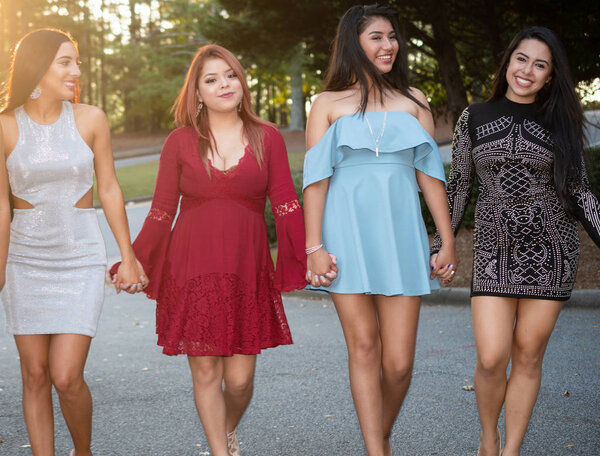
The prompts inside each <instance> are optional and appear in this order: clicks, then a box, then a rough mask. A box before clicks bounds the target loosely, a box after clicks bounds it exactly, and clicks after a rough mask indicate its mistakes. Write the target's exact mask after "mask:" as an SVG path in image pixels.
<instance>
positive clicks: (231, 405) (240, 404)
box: [223, 355, 256, 432]
mask: <svg viewBox="0 0 600 456" xmlns="http://www.w3.org/2000/svg"><path fill="white" fill-rule="evenodd" d="M255 366H256V355H233V356H228V357H225V358H223V367H224V379H225V391H224V397H225V408H226V410H227V432H232V431H233V430H234V429H235V428H236V427H237V425H238V423H239V422H240V420H241V419H242V415H243V414H244V412H245V411H246V409H247V408H248V404H250V400H251V399H252V392H253V387H254V369H255Z"/></svg>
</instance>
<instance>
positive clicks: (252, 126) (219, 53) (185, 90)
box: [172, 44, 275, 174]
mask: <svg viewBox="0 0 600 456" xmlns="http://www.w3.org/2000/svg"><path fill="white" fill-rule="evenodd" d="M209 59H221V60H224V61H225V62H227V65H229V66H230V68H231V69H232V70H233V72H234V73H235V74H236V75H237V77H238V79H239V81H240V83H241V86H242V92H243V95H242V103H241V105H240V108H239V113H238V114H239V116H240V118H241V119H242V122H243V123H244V136H245V137H246V139H247V140H248V143H249V144H250V149H251V150H252V153H253V154H254V156H255V157H256V161H258V164H259V165H261V164H262V162H263V152H264V145H263V136H264V135H263V133H264V132H263V129H262V126H263V125H268V126H271V127H275V125H273V124H272V123H270V122H267V121H266V120H263V119H261V118H260V117H258V116H257V115H256V114H254V112H253V111H252V97H251V95H250V89H249V88H248V83H247V82H246V74H245V73H244V69H243V67H242V64H241V63H240V61H239V60H238V59H237V58H236V57H235V56H234V55H233V54H232V53H231V52H230V51H229V50H227V49H225V48H224V47H222V46H219V45H217V44H206V45H204V46H202V47H201V48H200V49H198V52H196V55H195V56H194V59H193V60H192V64H191V65H190V68H189V69H188V72H187V75H186V77H185V82H184V83H183V87H182V88H181V90H180V91H179V95H177V98H176V100H175V103H174V104H173V107H172V111H173V112H174V114H175V125H177V126H178V127H182V126H188V127H193V128H194V130H196V133H197V134H198V153H199V155H200V158H201V159H202V161H203V162H204V165H205V167H206V170H207V172H208V173H209V174H210V169H209V167H208V161H207V156H208V150H209V149H210V148H211V147H215V146H216V143H215V138H214V136H213V134H212V131H211V130H210V126H209V123H208V114H207V110H206V109H201V110H200V113H199V115H196V109H197V108H198V97H197V95H196V92H197V90H198V79H199V78H200V75H201V72H202V67H203V66H204V63H205V62H206V61H207V60H209Z"/></svg>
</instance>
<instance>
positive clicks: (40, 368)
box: [21, 364, 51, 390]
mask: <svg viewBox="0 0 600 456" xmlns="http://www.w3.org/2000/svg"><path fill="white" fill-rule="evenodd" d="M21 374H22V376H23V388H25V389H27V390H40V389H44V388H48V387H49V386H50V385H51V382H50V371H49V369H48V366H47V365H44V364H36V365H27V366H22V368H21Z"/></svg>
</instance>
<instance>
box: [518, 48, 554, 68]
mask: <svg viewBox="0 0 600 456" xmlns="http://www.w3.org/2000/svg"><path fill="white" fill-rule="evenodd" d="M517 54H520V55H522V56H523V57H526V58H529V56H528V55H527V54H525V53H524V52H521V51H519V52H517ZM536 62H544V63H545V64H547V65H550V63H549V62H548V61H546V60H544V59H537V60H536Z"/></svg>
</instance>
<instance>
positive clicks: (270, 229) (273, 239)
mask: <svg viewBox="0 0 600 456" xmlns="http://www.w3.org/2000/svg"><path fill="white" fill-rule="evenodd" d="M292 181H293V182H294V189H295V190H296V195H298V199H299V200H300V204H303V202H304V198H303V195H302V171H292ZM265 220H266V222H267V237H268V238H269V244H271V245H272V246H273V245H275V244H277V234H276V233H275V218H274V217H273V212H271V202H270V201H269V200H268V199H267V204H266V206H265Z"/></svg>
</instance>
